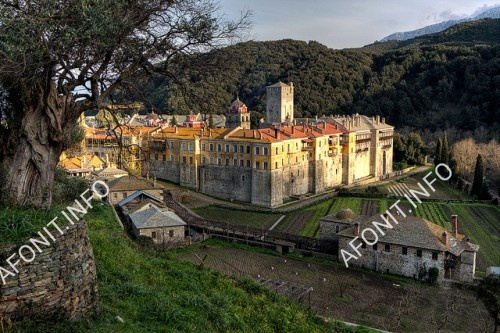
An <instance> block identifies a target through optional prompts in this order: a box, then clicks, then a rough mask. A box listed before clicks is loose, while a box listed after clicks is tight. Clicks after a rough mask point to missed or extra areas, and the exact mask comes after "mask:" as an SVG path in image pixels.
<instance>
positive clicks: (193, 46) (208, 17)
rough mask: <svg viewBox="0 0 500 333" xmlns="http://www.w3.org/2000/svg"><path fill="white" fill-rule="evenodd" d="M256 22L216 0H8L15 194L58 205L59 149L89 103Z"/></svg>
mask: <svg viewBox="0 0 500 333" xmlns="http://www.w3.org/2000/svg"><path fill="white" fill-rule="evenodd" d="M248 25H249V21H248V13H243V14H242V16H241V18H240V19H239V20H238V21H227V20H225V19H224V17H223V16H220V14H219V11H218V7H217V4H216V3H214V2H213V1H212V0H111V1H110V0H33V1H30V0H25V1H23V0H0V85H1V86H2V87H3V89H5V91H6V92H7V100H8V102H9V108H8V110H10V111H9V115H8V117H7V119H9V122H8V130H9V135H10V140H9V142H15V144H14V146H13V147H14V153H13V156H12V158H11V162H10V167H9V171H8V175H7V184H6V188H7V191H8V197H9V198H10V201H11V203H12V204H14V205H31V206H37V207H47V206H50V204H51V198H52V185H53V179H54V170H55V167H56V164H57V162H58V158H59V155H60V154H61V152H62V150H63V149H64V148H65V140H66V139H67V138H68V136H69V135H70V132H71V130H72V128H73V125H74V123H75V122H76V121H77V119H78V117H79V116H80V115H81V113H82V112H83V111H84V110H86V109H95V108H100V107H102V106H103V105H105V104H106V103H107V102H108V101H109V98H110V96H111V94H112V93H113V91H115V90H117V89H121V88H123V86H126V85H128V84H130V83H133V82H132V81H133V79H134V77H135V75H136V74H137V72H138V71H141V72H143V73H144V72H146V73H152V72H155V73H161V74H163V75H169V76H171V77H178V75H179V73H180V72H182V68H183V66H182V65H179V64H178V63H177V62H179V61H180V60H181V59H185V57H184V56H185V55H193V54H202V53H204V52H206V51H209V50H212V49H214V48H217V47H220V46H224V45H227V44H228V43H231V42H234V41H235V40H238V39H239V38H240V37H241V36H242V33H244V32H245V31H246V29H247V28H248ZM189 59H191V61H196V59H203V58H202V57H193V56H190V57H189ZM172 64H175V66H174V67H172ZM183 64H184V63H183ZM198 65H199V64H198ZM172 68H176V69H175V71H174V70H172ZM179 71H180V72H179Z"/></svg>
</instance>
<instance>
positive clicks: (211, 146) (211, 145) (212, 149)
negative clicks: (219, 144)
mask: <svg viewBox="0 0 500 333" xmlns="http://www.w3.org/2000/svg"><path fill="white" fill-rule="evenodd" d="M209 148H210V151H214V144H213V143H211V144H210V146H209Z"/></svg>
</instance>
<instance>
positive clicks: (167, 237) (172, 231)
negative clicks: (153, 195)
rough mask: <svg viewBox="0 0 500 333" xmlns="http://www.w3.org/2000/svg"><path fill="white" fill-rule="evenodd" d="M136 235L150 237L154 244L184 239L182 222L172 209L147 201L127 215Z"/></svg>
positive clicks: (178, 241)
mask: <svg viewBox="0 0 500 333" xmlns="http://www.w3.org/2000/svg"><path fill="white" fill-rule="evenodd" d="M129 219H130V222H131V224H132V232H133V233H134V235H135V236H136V237H140V236H146V237H151V239H152V240H153V242H154V243H155V244H172V245H175V244H179V243H184V241H185V236H184V235H185V227H186V222H184V221H183V220H182V219H181V218H180V217H179V216H177V214H175V213H174V212H173V211H171V210H168V209H165V208H160V207H158V206H156V205H154V204H152V203H148V204H146V205H144V206H143V207H141V208H139V209H138V210H137V211H135V212H133V213H131V214H130V215H129Z"/></svg>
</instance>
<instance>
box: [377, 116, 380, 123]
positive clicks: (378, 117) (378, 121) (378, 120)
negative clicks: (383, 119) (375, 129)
mask: <svg viewBox="0 0 500 333" xmlns="http://www.w3.org/2000/svg"><path fill="white" fill-rule="evenodd" d="M379 123H380V115H377V125H378V124H379Z"/></svg>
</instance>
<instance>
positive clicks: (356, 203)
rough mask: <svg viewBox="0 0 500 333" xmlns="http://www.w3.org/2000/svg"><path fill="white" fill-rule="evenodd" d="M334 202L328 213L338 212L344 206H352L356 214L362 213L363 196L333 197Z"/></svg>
mask: <svg viewBox="0 0 500 333" xmlns="http://www.w3.org/2000/svg"><path fill="white" fill-rule="evenodd" d="M332 200H333V204H332V206H331V207H330V210H329V211H328V213H327V214H326V215H330V214H336V213H337V212H338V211H340V210H341V209H344V208H350V209H351V210H352V211H353V212H354V213H355V214H359V213H361V202H362V201H363V200H364V199H363V198H349V197H337V198H333V199H332Z"/></svg>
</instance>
